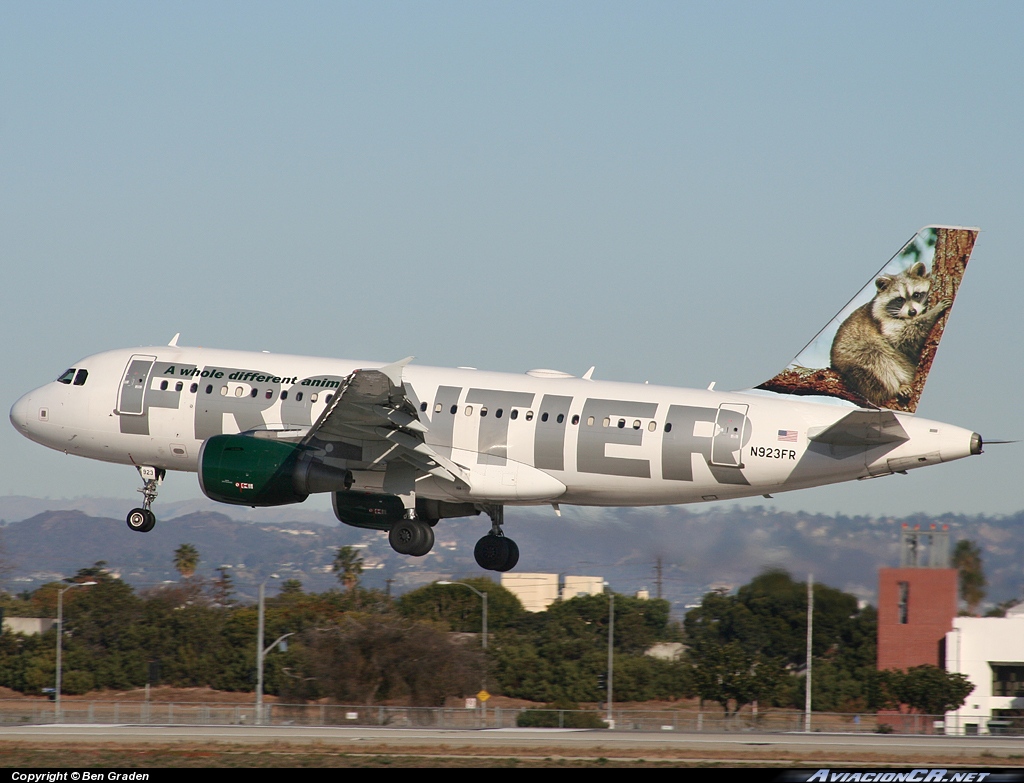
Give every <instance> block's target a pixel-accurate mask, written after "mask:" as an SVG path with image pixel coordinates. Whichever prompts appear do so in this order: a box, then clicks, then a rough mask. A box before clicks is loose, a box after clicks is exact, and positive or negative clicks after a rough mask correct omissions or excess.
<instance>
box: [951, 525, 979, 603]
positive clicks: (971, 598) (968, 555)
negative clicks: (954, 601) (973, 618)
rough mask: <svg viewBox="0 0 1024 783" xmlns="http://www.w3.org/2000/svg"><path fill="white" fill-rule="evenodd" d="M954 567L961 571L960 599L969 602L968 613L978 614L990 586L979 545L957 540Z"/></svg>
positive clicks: (954, 551) (954, 550)
mask: <svg viewBox="0 0 1024 783" xmlns="http://www.w3.org/2000/svg"><path fill="white" fill-rule="evenodd" d="M953 567H954V568H955V569H957V570H958V571H959V572H960V574H959V577H960V600H961V601H963V602H964V603H965V604H967V612H968V614H972V615H976V614H977V613H978V606H979V605H980V604H981V602H982V601H984V600H985V595H986V594H987V589H986V588H987V587H988V580H987V579H986V578H985V571H984V569H983V568H982V564H981V549H980V548H979V547H978V545H977V544H975V543H974V542H973V541H968V540H966V539H961V540H959V541H957V542H956V547H955V548H954V549H953Z"/></svg>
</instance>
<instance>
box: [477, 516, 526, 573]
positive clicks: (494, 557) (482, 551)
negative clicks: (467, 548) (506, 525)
mask: <svg viewBox="0 0 1024 783" xmlns="http://www.w3.org/2000/svg"><path fill="white" fill-rule="evenodd" d="M484 511H485V512H486V513H487V516H489V517H490V518H491V532H490V533H488V534H487V535H486V536H484V537H483V538H481V539H480V540H479V541H477V542H476V547H475V548H474V549H473V557H475V558H476V562H477V565H479V566H480V567H481V568H484V569H486V570H488V571H511V570H512V569H513V568H515V567H516V563H518V562H519V547H518V546H517V545H516V542H515V541H513V540H512V539H511V538H506V537H505V534H504V533H503V532H502V530H501V525H502V523H503V522H504V521H505V507H504V506H485V507H484Z"/></svg>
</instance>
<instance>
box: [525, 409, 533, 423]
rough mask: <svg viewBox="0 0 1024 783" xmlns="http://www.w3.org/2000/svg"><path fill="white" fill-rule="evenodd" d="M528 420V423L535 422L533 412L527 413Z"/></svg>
mask: <svg viewBox="0 0 1024 783" xmlns="http://www.w3.org/2000/svg"><path fill="white" fill-rule="evenodd" d="M526 420H527V421H533V411H527V412H526Z"/></svg>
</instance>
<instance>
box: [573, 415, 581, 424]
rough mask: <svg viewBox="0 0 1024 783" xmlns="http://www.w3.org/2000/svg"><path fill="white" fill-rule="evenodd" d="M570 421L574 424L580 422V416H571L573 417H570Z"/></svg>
mask: <svg viewBox="0 0 1024 783" xmlns="http://www.w3.org/2000/svg"><path fill="white" fill-rule="evenodd" d="M572 423H573V424H574V425H575V424H579V423H580V417H579V416H573V417H572Z"/></svg>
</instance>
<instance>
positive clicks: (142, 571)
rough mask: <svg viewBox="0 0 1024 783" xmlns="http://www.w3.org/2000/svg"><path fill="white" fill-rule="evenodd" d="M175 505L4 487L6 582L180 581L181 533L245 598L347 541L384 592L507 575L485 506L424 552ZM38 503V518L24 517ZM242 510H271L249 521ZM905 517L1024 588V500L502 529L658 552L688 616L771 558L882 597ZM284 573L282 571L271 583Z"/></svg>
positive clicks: (204, 570)
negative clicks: (1001, 512) (138, 524)
mask: <svg viewBox="0 0 1024 783" xmlns="http://www.w3.org/2000/svg"><path fill="white" fill-rule="evenodd" d="M195 502H196V503H205V501H195ZM47 503H49V504H52V505H55V506H58V507H60V506H63V508H62V509H58V510H44V511H39V510H38V506H37V505H36V504H44V505H45V504H47ZM173 505H174V504H170V503H168V504H165V505H164V506H163V507H162V508H161V509H160V510H161V519H160V522H159V523H158V524H157V526H156V528H155V529H154V530H153V531H152V532H151V533H146V534H139V533H133V532H132V531H130V530H128V528H127V527H126V525H125V523H124V519H123V516H122V513H123V511H124V506H125V502H124V500H123V499H121V500H107V501H104V500H101V499H91V500H85V499H83V500H76V501H62V502H57V501H40V500H32V499H28V498H12V497H7V498H0V517H2V518H4V519H7V520H8V522H7V524H6V526H5V527H3V529H2V542H3V546H4V549H5V550H6V554H5V559H6V561H7V562H8V563H9V565H10V566H11V567H12V571H11V573H10V574H9V575H8V576H7V578H6V583H7V587H8V589H10V590H14V591H21V590H24V589H32V588H34V587H36V586H38V585H39V584H42V583H44V582H47V581H51V580H54V579H59V578H63V577H66V576H70V575H72V574H74V573H75V572H76V571H77V570H78V569H80V568H83V567H86V566H90V565H92V564H93V563H95V562H97V561H99V560H103V561H106V562H107V564H108V568H110V569H112V570H113V571H115V572H117V573H119V574H120V575H121V577H122V578H123V579H125V580H126V581H128V582H130V583H132V584H133V585H135V586H136V587H138V588H144V587H145V586H147V585H153V584H158V583H161V582H163V581H165V580H174V581H176V580H177V579H178V578H179V576H178V574H177V572H176V571H174V569H173V566H172V559H173V552H174V550H175V549H176V548H177V547H178V546H180V545H181V544H183V543H190V544H193V545H194V546H195V547H196V548H197V549H198V550H199V553H200V556H201V558H202V559H201V561H200V567H199V572H198V573H199V574H200V575H201V576H205V577H212V576H213V575H214V569H215V568H217V567H218V566H221V565H230V566H231V567H232V568H231V573H232V574H233V576H234V580H235V583H236V586H237V588H238V592H239V597H240V598H242V599H243V600H245V599H247V598H249V599H251V598H254V596H255V592H256V586H257V585H258V584H259V583H260V582H261V581H263V580H264V579H267V578H268V577H269V575H270V574H272V573H277V574H279V576H280V577H281V579H299V580H300V581H301V582H302V583H303V586H304V587H305V589H307V590H312V591H318V592H319V591H323V590H327V589H330V588H332V587H337V586H338V581H337V579H336V578H335V576H334V574H333V573H331V571H330V567H331V562H332V561H333V558H334V554H335V552H336V551H337V548H338V547H339V546H345V545H355V546H358V547H360V548H361V550H362V553H363V557H364V558H365V560H366V572H365V573H364V576H363V585H364V586H366V587H371V588H378V589H381V590H383V589H385V588H386V587H387V586H388V585H387V581H388V580H390V581H391V586H390V589H391V590H392V592H393V593H396V594H397V593H401V592H404V591H406V590H409V589H412V588H414V587H417V586H419V585H421V584H425V583H428V582H430V581H433V580H437V579H450V578H453V577H454V578H458V577H465V576H478V575H483V574H487V575H490V576H491V577H492V578H497V576H498V575H496V574H488V572H483V571H481V570H480V569H479V568H478V567H477V565H476V563H475V562H474V560H473V545H474V543H475V542H476V540H477V539H478V538H479V537H480V536H481V535H483V534H484V533H486V532H487V530H488V527H489V523H488V520H487V518H486V517H483V516H481V517H470V518H465V519H449V520H442V522H440V523H439V524H438V526H437V528H436V534H437V544H436V545H435V548H434V550H433V551H432V552H431V553H430V554H429V555H427V556H426V557H423V558H409V557H404V556H401V555H398V554H396V553H395V552H393V551H392V550H391V548H390V547H389V546H388V543H387V536H386V534H383V533H378V532H375V531H367V530H360V529H357V528H352V527H348V526H347V525H340V524H337V523H336V522H335V523H334V524H331V522H333V518H332V517H331V515H330V514H329V513H327V512H322V511H316V510H311V511H303V509H302V507H301V506H284V507H281V508H275V509H256V510H255V511H252V510H250V509H239V508H235V507H228V506H216V505H213V504H209V506H212V507H213V508H217V509H218V511H216V512H214V511H209V510H201V511H191V512H188V513H177V512H180V511H182V510H183V508H181V507H179V508H177V509H175V508H172V506H173ZM179 505H180V506H186V505H187V504H179ZM75 506H78V507H79V508H75ZM105 509H112V510H113V513H116V514H117V515H116V516H113V515H112V514H111V512H110V511H109V510H107V511H104V510H105ZM33 510H34V511H35V513H34V514H32V515H31V516H28V517H21V516H20V514H21V513H23V512H25V511H33ZM296 512H302V513H296ZM290 513H291V516H292V519H291V520H289V514H290ZM238 516H245V517H247V518H249V519H263V518H265V519H266V521H260V522H252V521H242V520H240V519H238V518H237V517H238ZM12 519H19V521H13V522H12V521H10V520H12ZM904 522H905V523H907V524H911V525H914V524H920V525H921V526H922V527H927V526H928V525H931V524H933V523H934V524H938V525H942V524H948V525H949V526H950V529H951V532H952V534H953V539H954V541H955V540H956V539H958V538H970V539H973V540H974V541H976V542H977V543H978V544H979V545H980V546H981V549H982V554H983V558H984V564H985V572H986V575H987V576H988V580H989V584H990V587H989V602H990V603H996V602H999V601H1003V600H1006V599H1009V598H1016V597H1020V596H1021V595H1022V582H1024V575H1022V573H1021V570H1020V563H1021V562H1024V536H1022V535H1021V531H1022V530H1024V512H1020V513H1018V514H1014V515H1011V516H1005V517H983V516H959V515H944V516H941V517H927V516H923V515H920V516H914V517H907V518H901V519H896V518H872V517H845V516H826V515H821V514H802V513H796V514H794V513H789V512H777V511H773V510H768V509H763V508H741V507H728V506H723V505H719V506H713V507H709V508H705V509H703V510H701V511H699V512H692V511H688V510H685V509H682V508H679V507H669V508H641V509H580V508H571V507H565V508H563V514H562V516H561V517H556V516H555V514H554V512H553V511H552V510H551V509H550V508H547V507H541V508H518V509H511V510H510V511H509V513H508V514H507V515H506V523H505V531H506V533H507V534H508V535H509V536H511V537H512V538H514V539H515V540H516V542H517V543H518V544H519V548H520V551H521V557H520V561H519V566H518V567H517V569H516V570H517V571H522V572H533V571H536V572H545V573H550V572H555V573H561V574H576V575H589V576H601V577H604V578H605V579H606V580H607V581H608V582H609V583H610V584H611V585H612V588H613V589H615V590H616V591H617V592H621V593H633V592H635V591H637V590H641V589H647V590H649V591H650V593H651V595H652V596H653V595H655V594H656V590H657V586H656V570H655V568H656V564H657V562H658V559H659V558H660V559H661V564H662V583H661V584H662V594H663V596H664V597H665V598H668V599H669V600H670V601H672V603H673V605H674V609H675V612H676V614H677V616H681V615H682V613H683V611H684V608H685V606H686V604H690V603H694V602H696V601H697V600H699V598H700V596H701V595H703V594H704V593H705V592H707V591H708V590H709V589H711V588H712V587H717V586H721V587H726V588H732V587H736V586H739V585H741V584H743V583H745V582H748V581H749V580H750V579H751V578H752V577H753V576H755V575H757V574H758V573H759V572H761V571H762V570H764V569H765V568H769V567H775V568H784V569H786V570H788V571H789V572H790V573H792V574H793V575H794V577H795V578H797V579H804V578H806V574H807V573H809V572H811V573H814V575H815V579H816V581H821V582H825V583H827V584H830V585H832V586H834V587H838V588H840V589H842V590H845V591H848V592H852V593H855V594H856V595H858V596H860V597H861V598H863V599H865V600H869V601H873V600H874V595H875V590H876V585H877V570H878V568H880V567H883V566H895V565H898V564H899V532H900V527H901V525H902V524H903V523H904ZM277 584H279V582H277V581H271V582H270V584H269V585H268V589H270V590H274V589H276V587H275V586H276V585H277Z"/></svg>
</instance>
